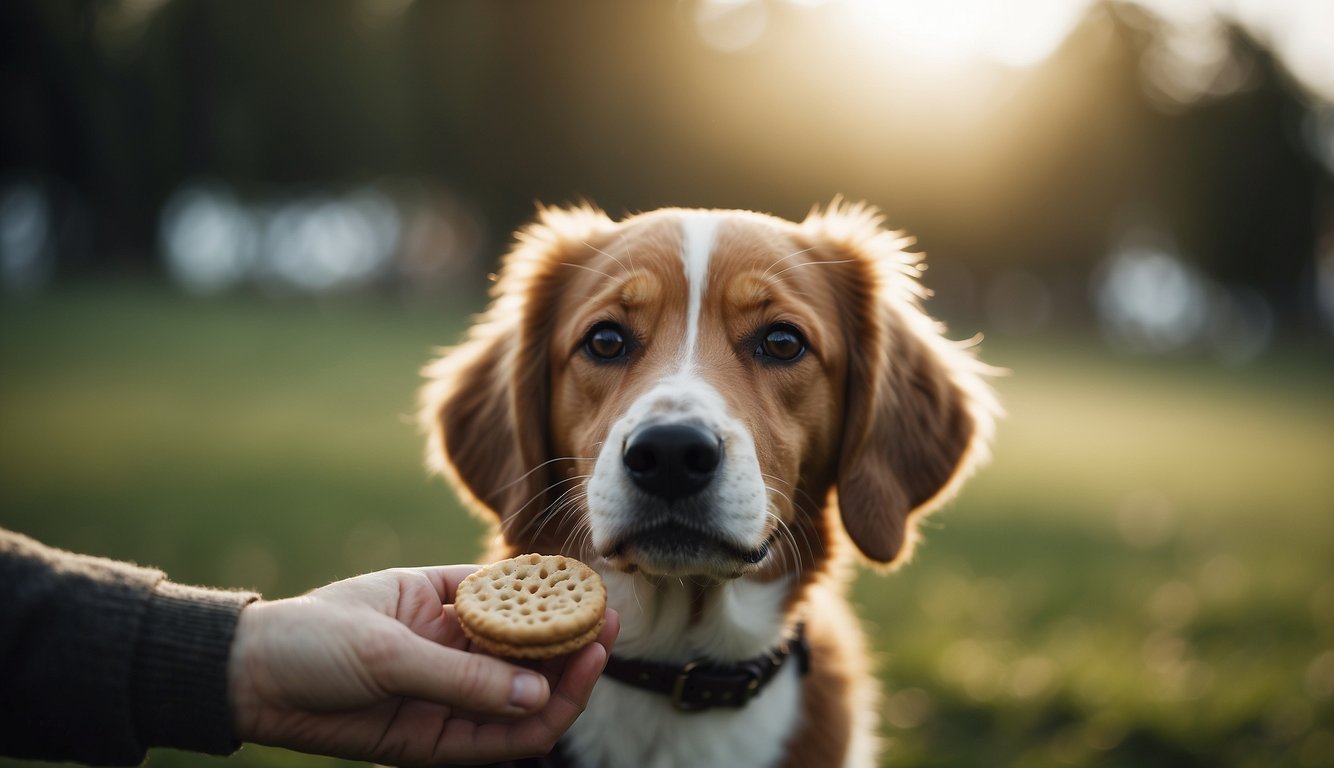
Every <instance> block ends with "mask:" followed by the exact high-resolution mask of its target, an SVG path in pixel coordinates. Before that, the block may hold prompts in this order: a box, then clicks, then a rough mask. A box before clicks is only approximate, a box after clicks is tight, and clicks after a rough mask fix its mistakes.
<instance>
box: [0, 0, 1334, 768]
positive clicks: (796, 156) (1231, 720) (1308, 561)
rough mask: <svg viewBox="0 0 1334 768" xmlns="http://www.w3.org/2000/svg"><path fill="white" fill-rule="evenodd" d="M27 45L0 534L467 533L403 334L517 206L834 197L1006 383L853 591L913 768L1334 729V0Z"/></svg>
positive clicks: (475, 286)
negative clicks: (860, 205)
mask: <svg viewBox="0 0 1334 768" xmlns="http://www.w3.org/2000/svg"><path fill="white" fill-rule="evenodd" d="M0 36H2V38H3V43H2V44H0V104H2V105H3V108H4V120H3V122H2V123H0V287H2V291H0V295H2V296H3V298H2V299H0V301H2V304H0V525H3V526H5V527H8V528H12V529H16V530H19V531H22V532H25V533H28V534H30V535H33V536H35V537H37V538H39V539H42V540H44V541H46V542H48V543H50V544H53V545H57V546H62V547H67V548H71V549H75V550H79V551H84V552H90V553H94V554H100V555H108V556H113V557H119V558H128V559H132V560H135V561H138V562H141V563H146V564H153V565H157V566H160V567H163V568H165V569H166V570H167V571H168V572H169V573H170V574H171V575H172V576H173V577H174V578H175V579H177V580H179V581H186V582H197V583H205V584H215V585H232V586H243V587H250V588H256V589H260V590H262V591H264V592H265V593H266V594H267V595H269V596H272V597H279V596H285V595H291V594H296V593H299V592H301V591H304V590H306V589H309V588H312V587H315V586H318V585H320V584H322V583H325V582H327V581H330V580H332V579H336V578H339V577H343V576H348V575H352V574H356V573H359V572H364V571H367V570H371V569H378V568H383V567H388V566H394V565H405V564H425V563H439V562H450V561H468V560H471V559H472V558H473V557H474V556H475V553H476V552H477V548H478V541H479V537H480V536H481V535H482V527H481V526H480V525H479V524H478V523H476V522H474V521H472V520H470V519H469V518H468V517H467V516H466V515H465V514H464V513H463V512H461V511H460V509H459V507H458V505H457V504H456V502H455V501H454V499H453V497H452V495H451V493H450V492H449V491H448V490H447V489H446V488H445V487H444V485H443V483H441V482H440V481H439V480H438V479H430V478H427V477H426V476H425V473H424V471H423V470H422V462H421V437H420V436H419V435H418V434H417V431H416V428H415V426H414V424H413V423H412V411H413V409H414V396H415V390H416V387H417V385H418V382H419V379H418V369H419V367H420V366H421V365H422V364H423V363H424V362H425V361H426V360H427V358H428V357H429V356H430V355H431V354H432V350H433V348H435V347H436V346H439V345H445V344H449V343H452V342H454V341H456V340H457V339H458V337H459V334H460V333H461V331H462V329H463V328H464V327H465V326H466V323H467V318H468V316H469V315H470V314H471V313H473V312H475V311H477V310H478V309H480V308H481V306H482V305H483V302H484V300H485V290H486V285H487V281H486V276H487V274H488V273H489V272H491V271H492V270H494V268H495V265H496V260H497V257H498V255H499V254H500V253H502V252H503V251H504V249H505V248H506V245H507V242H508V238H509V233H510V232H511V231H512V230H513V228H514V227H515V226H517V225H519V224H521V223H522V222H523V221H524V220H525V219H527V218H528V217H529V216H530V215H531V214H532V212H533V206H534V203H535V202H536V201H541V202H544V203H552V204H557V203H566V202H575V201H579V200H583V199H588V200H592V201H594V202H596V203H598V204H600V205H602V206H604V207H606V208H607V209H608V210H609V211H611V212H612V213H613V214H618V215H619V214H621V213H623V212H634V211H640V210H648V209H651V208H655V207H658V206H663V205H684V206H719V207H741V208H752V209H758V210H763V211H769V212H772V213H776V214H779V215H783V216H787V217H791V218H800V217H802V216H803V215H805V213H806V212H807V211H808V210H809V209H810V207H811V206H812V205H814V204H822V203H827V202H828V201H830V200H832V199H833V198H834V197H835V196H836V195H844V196H846V197H847V198H849V199H853V200H866V201H869V202H870V203H873V204H875V205H877V206H879V207H881V208H882V209H883V210H884V211H885V213H886V217H887V221H888V223H889V225H890V226H892V227H895V228H901V229H903V230H906V231H907V232H909V233H911V234H913V235H915V236H916V237H917V239H918V246H917V248H918V249H920V250H923V251H925V252H926V253H928V261H929V264H930V269H929V271H928V272H927V275H926V278H925V282H926V284H927V286H928V287H929V288H931V289H933V290H934V291H935V292H936V293H937V298H935V299H933V300H932V302H931V304H930V307H931V310H932V312H933V313H934V314H936V315H937V316H938V317H941V318H942V319H944V320H946V321H947V322H948V323H949V326H950V328H951V332H952V334H953V335H954V336H955V337H956V338H962V337H968V336H971V335H973V334H976V333H982V334H984V335H985V337H986V340H985V341H984V343H983V347H982V349H983V355H984V357H985V358H986V359H987V360H988V361H990V362H992V363H995V364H997V365H1000V366H1004V367H1007V368H1009V369H1010V370H1011V371H1012V373H1011V374H1010V375H1009V376H1007V377H1005V378H1003V379H999V380H998V381H997V382H996V385H997V387H998V389H999V390H1000V392H1001V395H1002V398H1003V400H1004V402H1005V405H1006V407H1007V409H1008V411H1009V417H1008V419H1007V420H1006V421H1005V422H1004V424H1003V425H1002V427H1001V429H1000V432H999V435H998V438H997V443H996V447H995V460H994V461H993V462H992V464H991V465H990V466H989V467H988V468H987V469H986V470H984V471H983V472H982V473H981V474H980V475H979V476H978V477H977V478H976V479H975V480H974V482H972V484H971V485H969V486H967V487H966V488H965V490H964V494H963V496H962V498H961V499H959V500H958V501H957V502H956V503H954V504H953V505H951V506H950V507H949V508H947V509H946V510H944V511H942V512H941V513H939V514H937V515H936V516H934V517H933V518H932V519H931V520H930V523H929V527H928V529H927V531H926V534H927V535H926V541H925V545H924V546H923V547H921V549H920V550H919V552H918V556H917V558H916V559H915V560H914V561H913V562H912V563H911V564H909V565H908V566H906V567H905V568H903V569H902V570H900V571H899V572H898V573H896V574H894V575H892V576H875V575H871V574H865V575H863V576H862V577H861V578H860V579H859V581H858V582H857V585H856V589H855V597H856V599H857V604H858V607H859V610H860V612H861V614H862V616H863V617H864V619H865V621H866V623H867V625H868V627H869V628H870V630H871V632H872V636H873V640H874V646H875V650H876V652H877V654H878V656H879V658H880V661H881V670H882V675H883V678H884V681H885V684H886V687H887V691H888V696H887V698H886V701H885V703H884V713H883V714H884V719H885V738H886V741H887V743H888V746H889V749H888V751H887V754H886V758H885V763H884V764H885V765H886V766H903V767H906V766H976V765H1015V766H1048V765H1070V766H1140V767H1142V766H1210V768H1217V767H1219V766H1224V767H1228V766H1257V767H1258V766H1276V765H1283V766H1329V765H1334V403H1332V402H1331V395H1334V182H1332V174H1334V4H1331V3H1330V2H1328V0H1181V1H1180V2H1176V1H1173V0H1125V1H1123V2H1104V1H1102V0H1007V2H990V1H988V0H917V1H906V0H884V1H883V2H878V1H876V0H681V1H680V2H657V3H639V2H615V1H614V0H604V1H602V2H563V3H518V2H482V1H480V0H474V1H470V2H428V1H427V0H319V1H316V0H305V1H302V2H296V1H291V2H282V3H271V2H265V1H261V0H118V1H117V0H7V1H6V2H4V3H0ZM77 727H78V725H77V724H76V723H71V728H77ZM211 762H214V761H213V760H212V759H209V758H202V757H198V756H192V755H187V754H184V753H179V752H171V751H161V752H156V753H154V754H153V755H152V756H151V757H150V759H149V765H150V766H155V765H156V766H177V765H196V764H209V763H211ZM5 764H6V765H9V764H12V763H5ZM217 764H219V765H222V764H224V763H222V762H217ZM225 764H228V765H239V766H330V765H334V764H335V762H334V761H328V760H324V759H319V758H310V757H305V756H300V755H296V754H294V753H290V752H285V751H282V750H276V749H266V748H258V747H246V748H245V749H244V750H242V752H241V753H240V755H239V756H238V757H236V758H233V759H232V760H231V761H230V762H228V763H225Z"/></svg>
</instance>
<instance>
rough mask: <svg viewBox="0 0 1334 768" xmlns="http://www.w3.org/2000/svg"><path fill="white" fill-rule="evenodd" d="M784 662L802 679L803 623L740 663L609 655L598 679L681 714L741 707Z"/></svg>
mask: <svg viewBox="0 0 1334 768" xmlns="http://www.w3.org/2000/svg"><path fill="white" fill-rule="evenodd" d="M789 658H795V659H796V662H797V664H798V668H799V669H800V670H801V673H802V674H803V675H804V674H806V672H807V671H809V669H810V646H809V645H808V644H807V643H806V625H805V624H798V625H797V626H796V629H795V632H794V633H793V636H792V637H791V638H790V639H788V640H784V641H783V642H782V643H781V644H780V645H779V646H778V647H777V648H775V649H774V650H772V651H769V652H768V653H765V654H762V655H760V656H756V657H755V658H752V659H746V660H745V661H741V662H736V663H731V664H719V663H716V662H713V661H710V660H709V659H708V658H703V657H702V658H698V659H695V660H693V661H689V662H686V663H685V664H683V665H677V664H664V663H662V662H659V661H646V660H644V659H625V658H621V657H619V656H617V655H615V654H612V657H611V658H610V659H609V660H608V661H607V668H606V669H605V670H604V671H603V673H602V674H603V675H606V676H607V677H610V678H612V679H613V680H617V681H620V682H622V683H625V684H626V685H632V686H634V687H636V688H642V689H643V690H646V691H653V692H655V693H661V694H664V695H666V696H670V697H671V699H672V706H674V707H676V708H677V709H678V710H680V711H682V712H701V711H703V710H706V709H710V708H713V707H733V708H740V707H744V706H746V704H747V703H748V702H749V701H750V700H751V699H753V698H755V697H756V696H757V695H759V692H760V691H762V690H764V687H765V686H766V685H768V684H769V682H770V681H771V680H773V679H774V677H775V676H776V675H777V674H778V671H779V670H780V669H782V668H783V665H784V664H785V663H786V662H787V660H788V659H789Z"/></svg>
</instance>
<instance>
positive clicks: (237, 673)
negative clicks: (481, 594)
mask: <svg viewBox="0 0 1334 768" xmlns="http://www.w3.org/2000/svg"><path fill="white" fill-rule="evenodd" d="M476 569H477V566H472V565H456V566H439V567H433V568H399V569H393V570H388V571H380V572H377V573H371V574H367V575H364V576H358V577H356V578H351V579H347V580H345V581H339V582H336V583H334V584H330V585H329V586H326V587H323V588H321V589H317V590H315V591H313V592H311V593H309V594H306V595H303V596H301V597H295V598H290V599H286V600H277V601H273V602H260V603H255V604H253V605H251V606H249V607H247V608H246V609H245V610H243V611H242V612H241V618H240V623H239V624H238V625H237V630H236V639H235V641H234V642H233V644H232V651H231V659H230V663H229V667H228V685H229V693H230V701H231V706H232V714H233V722H234V725H235V728H236V733H237V736H238V737H239V738H240V739H241V740H243V741H250V742H255V743H259V744H269V745H272V746H280V747H287V748H290V749H296V750H301V751H304V752H313V753H318V754H325V755H334V756H338V757H346V758H353V759H360V760H374V761H379V762H388V763H394V764H417V765H425V764H438V763H444V762H456V763H459V762H462V763H469V762H494V761H499V760H508V759H514V758H518V757H526V756H529V755H535V754H544V753H546V752H549V751H550V750H551V749H552V748H553V747H554V746H555V743H556V740H557V739H559V738H560V735H561V734H562V733H564V732H565V730H566V729H567V728H569V727H570V725H571V724H572V723H573V722H574V720H575V718H576V717H578V716H579V713H580V712H582V711H583V708H584V705H585V704H587V703H588V697H589V695H590V694H591V693H592V690H593V684H594V683H596V682H597V678H598V675H600V674H601V673H602V669H603V667H604V666H605V665H606V662H607V656H608V654H610V652H611V646H612V643H613V642H614V641H615V638H616V634H617V632H618V631H619V628H620V624H619V620H618V618H617V616H616V613H615V611H612V610H610V609H609V610H608V611H607V621H606V625H605V626H604V627H603V630H602V633H601V634H600V635H599V636H598V638H597V641H596V642H594V643H593V644H592V645H589V646H588V647H586V648H584V649H582V650H581V651H579V652H578V653H575V654H572V655H570V656H566V657H562V658H558V659H553V660H551V661H548V662H542V663H540V664H536V665H532V666H522V667H521V666H518V665H516V664H512V663H509V662H506V661H502V660H500V659H496V658H492V657H490V656H486V655H483V654H481V653H473V652H471V648H470V645H469V641H468V639H467V637H466V636H465V635H464V634H463V630H462V629H461V628H460V626H459V623H458V620H457V618H456V617H455V615H454V607H453V605H452V603H453V601H454V591H455V589H456V588H457V587H458V585H459V582H461V581H462V580H463V579H464V578H465V577H466V576H467V575H468V574H470V573H472V572H473V571H474V570H476Z"/></svg>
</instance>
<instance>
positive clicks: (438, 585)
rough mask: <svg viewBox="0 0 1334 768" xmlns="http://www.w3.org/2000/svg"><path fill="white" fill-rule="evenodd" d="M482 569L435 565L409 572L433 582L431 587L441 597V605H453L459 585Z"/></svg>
mask: <svg viewBox="0 0 1334 768" xmlns="http://www.w3.org/2000/svg"><path fill="white" fill-rule="evenodd" d="M481 567H482V566H480V565H434V566H428V567H425V568H412V569H409V570H414V571H417V572H418V573H420V574H421V575H423V576H425V577H426V578H427V580H428V581H430V582H431V586H432V587H434V588H435V591H436V592H437V593H439V595H440V602H441V603H452V602H454V593H455V591H457V590H458V588H459V583H460V582H462V581H463V580H464V579H466V578H468V577H469V576H470V575H472V574H473V573H474V572H475V571H477V570H478V569H479V568H481Z"/></svg>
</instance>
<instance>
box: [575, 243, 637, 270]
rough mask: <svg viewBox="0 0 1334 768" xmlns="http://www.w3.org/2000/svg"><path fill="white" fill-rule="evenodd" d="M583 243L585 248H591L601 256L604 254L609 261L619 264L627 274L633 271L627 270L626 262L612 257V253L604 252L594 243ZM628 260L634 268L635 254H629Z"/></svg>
mask: <svg viewBox="0 0 1334 768" xmlns="http://www.w3.org/2000/svg"><path fill="white" fill-rule="evenodd" d="M581 242H583V244H584V245H585V246H587V247H588V248H591V249H592V250H594V251H596V252H597V253H600V254H602V255H603V256H606V257H607V258H609V259H611V260H612V261H614V262H616V263H617V264H619V265H620V267H621V269H624V270H625V271H626V272H629V271H631V270H630V269H627V268H626V266H625V264H624V262H622V261H621V260H620V259H618V258H616V257H615V256H613V255H611V254H610V253H607V252H606V251H604V250H602V249H601V248H599V247H597V246H596V245H593V244H592V243H590V242H588V241H587V240H583V241H581ZM628 258H629V259H630V264H631V266H633V265H634V263H635V257H634V254H633V252H632V253H630V254H628Z"/></svg>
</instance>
